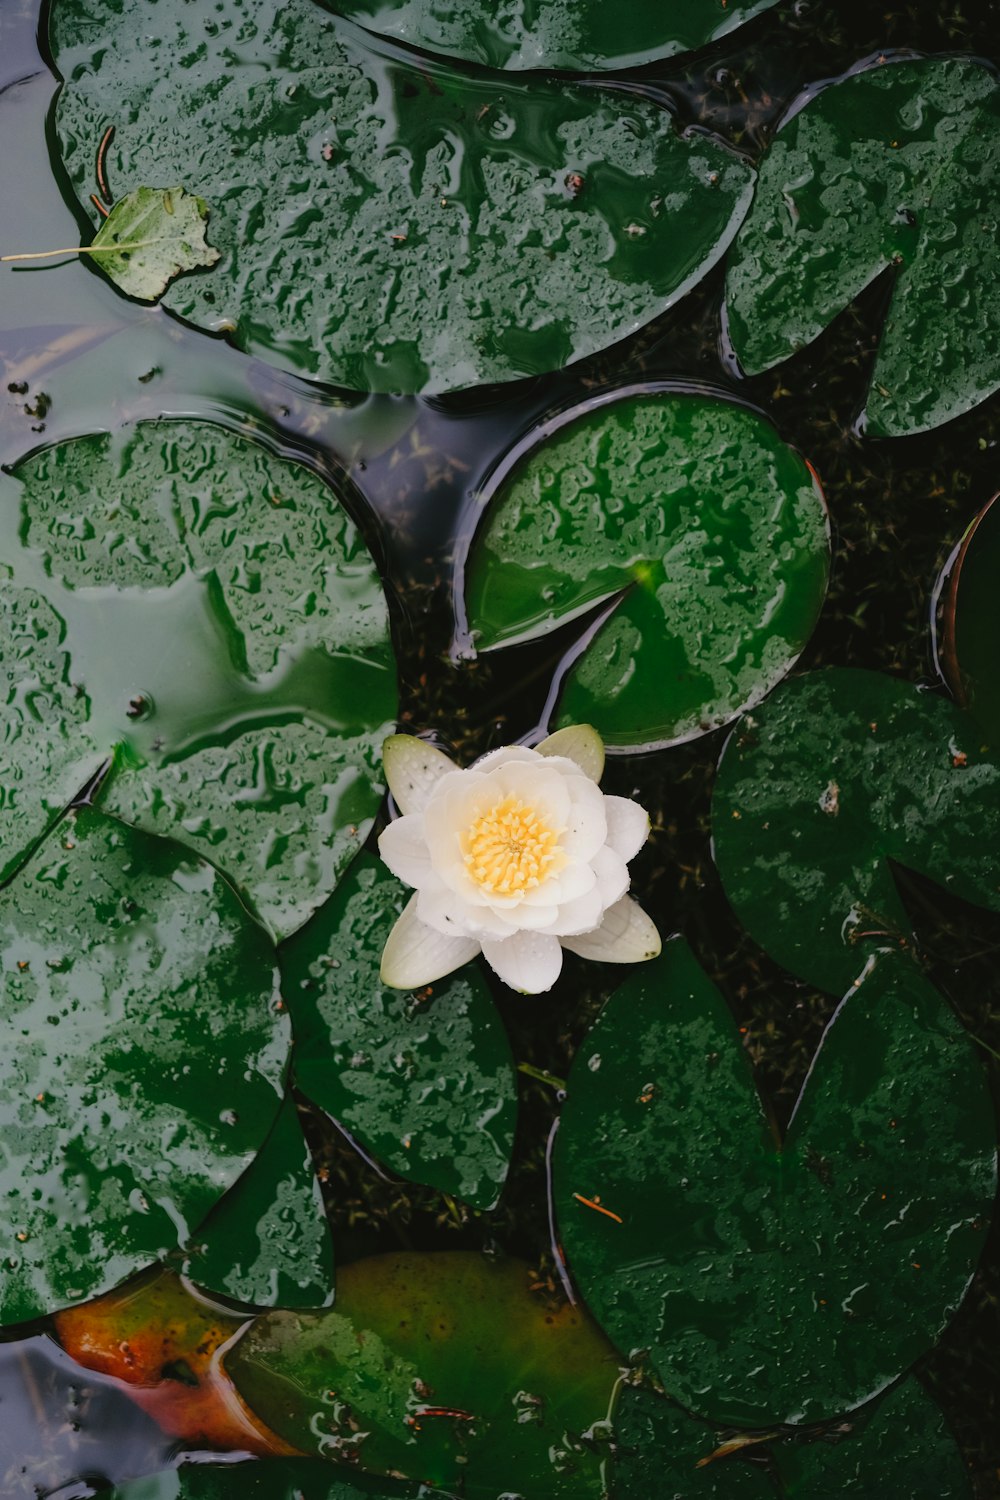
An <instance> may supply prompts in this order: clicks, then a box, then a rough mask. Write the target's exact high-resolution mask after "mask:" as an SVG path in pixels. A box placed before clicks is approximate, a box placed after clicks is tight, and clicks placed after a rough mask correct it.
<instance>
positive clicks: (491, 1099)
mask: <svg viewBox="0 0 1000 1500" xmlns="http://www.w3.org/2000/svg"><path fill="white" fill-rule="evenodd" d="M409 895H410V892H409V891H407V890H406V889H405V888H404V887H403V886H402V885H401V884H400V882H399V881H398V880H396V879H394V878H393V876H392V875H390V874H389V872H388V870H387V869H386V868H385V866H384V865H383V864H382V862H381V860H377V859H374V858H373V857H372V856H371V855H369V854H364V853H362V854H360V855H359V856H358V858H357V859H356V860H355V862H354V864H353V865H352V867H351V869H350V870H349V871H348V873H347V875H346V876H345V878H344V880H343V881H342V882H341V885H340V887H339V889H338V890H337V892H336V894H335V895H334V896H333V897H332V899H331V900H330V901H328V902H327V904H326V906H324V907H323V909H322V910H321V911H319V912H317V914H316V916H315V917H314V918H313V920H312V922H310V924H309V925H308V927H306V928H304V929H303V930H302V932H300V933H298V934H297V935H296V937H295V938H293V939H292V940H291V941H289V942H288V943H285V944H284V945H283V946H282V949H281V967H282V981H283V984H282V989H283V994H284V997H285V1000H286V1001H287V1003H288V1006H289V1008H290V1010H291V1014H292V1022H293V1025H294V1028H295V1042H296V1048H295V1081H296V1084H297V1086H298V1087H299V1088H301V1089H302V1091H303V1092H304V1093H305V1094H307V1095H308V1096H309V1098H310V1099H312V1100H313V1101H314V1103H316V1104H318V1105H319V1106H320V1108H321V1109H324V1110H325V1111H326V1112H327V1113H328V1114H330V1115H332V1116H333V1117H334V1118H335V1119H336V1120H338V1121H339V1122H340V1123H341V1124H342V1125H344V1126H345V1127H346V1129H347V1130H349V1131H350V1132H351V1134H352V1135H354V1136H356V1137H357V1139H358V1140H359V1141H360V1142H361V1144H362V1145H363V1146H365V1147H366V1148H367V1149H368V1150H369V1151H371V1152H373V1153H374V1155H375V1156H377V1157H378V1158H379V1159H380V1160H381V1161H383V1162H385V1164H386V1165H387V1166H388V1167H391V1169H392V1170H393V1171H394V1172H397V1173H398V1174H399V1175H400V1176H401V1177H405V1178H409V1179H410V1180H412V1181H416V1182H422V1183H426V1184H427V1185H429V1186H430V1187H435V1188H438V1189H439V1190H440V1191H441V1192H444V1193H454V1194H456V1195H457V1196H458V1197H459V1198H463V1199H465V1201H466V1202H468V1203H470V1204H472V1205H473V1206H474V1207H476V1208H491V1207H492V1206H493V1204H494V1203H495V1202H496V1200H497V1198H498V1197H499V1194H500V1189H501V1188H502V1186H503V1184H504V1180H505V1179H506V1176H507V1166H508V1162H509V1160H510V1153H511V1149H512V1147H513V1143H514V1126H515V1122H516V1117H517V1083H516V1077H515V1073H514V1063H513V1059H512V1057H511V1053H510V1046H509V1043H508V1041H507V1036H506V1033H505V1031H504V1029H503V1024H502V1022H501V1020H500V1017H499V1015H498V1014H497V1011H496V1007H495V1006H494V1004H493V997H492V995H491V994H490V991H489V988H488V986H487V984H486V981H485V980H484V978H483V976H482V974H481V973H480V971H479V969H478V967H477V966H475V965H473V964H469V965H467V966H466V967H465V968H464V969H461V970H459V972H458V973H457V974H453V975H451V976H449V977H448V978H447V979H443V980H440V981H438V982H437V983H436V984H434V985H429V986H427V987H426V989H424V990H422V991H420V992H419V993H418V994H408V993H406V992H403V991H400V990H392V989H388V988H387V987H386V986H385V985H384V984H382V982H381V980H380V979H379V963H380V961H381V958H382V949H383V948H384V946H385V940H386V938H387V937H388V936H389V933H390V931H391V930H392V927H393V924H394V922H395V921H396V918H397V917H398V916H399V914H400V913H401V911H402V909H403V907H404V906H405V905H406V901H407V898H408V897H409Z"/></svg>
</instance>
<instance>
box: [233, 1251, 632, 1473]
mask: <svg viewBox="0 0 1000 1500" xmlns="http://www.w3.org/2000/svg"><path fill="white" fill-rule="evenodd" d="M532 1279H533V1278H532V1276H531V1273H530V1271H529V1269H528V1267H527V1266H526V1265H524V1264H522V1263H520V1262H514V1261H507V1262H501V1263H500V1264H491V1263H490V1262H489V1261H487V1260H486V1259H485V1258H484V1257H483V1256H481V1255H478V1254H473V1253H469V1252H465V1251H439V1252H436V1253H412V1254H398V1255H380V1256H377V1257H374V1258H372V1259H369V1260H363V1261H356V1262H355V1263H354V1264H353V1265H349V1266H345V1267H343V1268H342V1269H341V1270H340V1271H339V1272H338V1277H337V1306H336V1308H334V1309H333V1310H332V1311H331V1312H327V1313H321V1314H314V1315H311V1316H310V1315H309V1314H304V1313H268V1314H266V1315H265V1316H263V1317H261V1318H258V1319H257V1321H256V1322H255V1323H254V1324H253V1326H252V1327H251V1328H250V1329H249V1330H248V1331H247V1333H246V1334H245V1335H244V1337H243V1338H242V1339H241V1340H240V1341H239V1342H238V1343H237V1344H236V1345H235V1347H234V1348H233V1349H232V1351H231V1352H230V1353H229V1354H228V1355H227V1356H226V1361H225V1364H226V1370H227V1371H228V1373H229V1375H230V1376H231V1377H232V1379H233V1381H234V1383H235V1385H236V1388H237V1390H238V1391H239V1393H240V1395H241V1396H242V1398H243V1400H244V1401H246V1403H247V1404H248V1406H249V1407H250V1409H251V1410H252V1411H253V1412H254V1413H255V1414H256V1416H257V1417H258V1418H259V1419H261V1420H263V1421H264V1422H266V1423H267V1424H268V1426H269V1427H270V1428H272V1429H273V1430H274V1431H275V1432H277V1433H278V1434H279V1435H280V1436H281V1437H283V1438H284V1439H285V1441H286V1442H290V1443H292V1444H293V1445H294V1446H295V1447H297V1448H300V1449H302V1450H303V1451H305V1452H309V1453H320V1454H322V1455H323V1456H325V1457H327V1458H342V1459H343V1458H347V1459H349V1460H352V1461H355V1462H356V1463H357V1464H358V1466H359V1467H361V1468H363V1469H366V1470H367V1471H369V1472H370V1473H376V1472H383V1473H385V1472H392V1473H395V1475H396V1477H398V1478H403V1477H411V1478H420V1479H423V1480H424V1481H425V1482H427V1483H428V1484H432V1485H435V1486H439V1487H443V1488H445V1489H447V1490H460V1492H461V1494H462V1495H463V1496H464V1497H466V1500H496V1497H497V1496H498V1495H500V1494H517V1495H522V1494H523V1495H544V1496H545V1500H591V1497H593V1500H598V1497H600V1496H601V1495H602V1494H603V1491H604V1482H603V1470H604V1467H605V1461H606V1459H607V1442H608V1439H609V1437H610V1427H609V1426H608V1425H607V1424H606V1419H607V1417H608V1415H609V1408H610V1405H611V1399H612V1392H613V1389H614V1386H615V1383H616V1381H617V1378H618V1367H617V1362H616V1358H615V1356H614V1353H613V1351H612V1349H611V1348H610V1346H609V1345H608V1343H607V1341H606V1340H605V1338H604V1336H603V1335H602V1334H601V1332H600V1330H599V1329H598V1328H596V1327H595V1326H594V1324H593V1323H592V1322H591V1321H590V1320H589V1319H588V1318H586V1317H585V1315H584V1314H583V1313H582V1312H581V1311H580V1310H579V1309H577V1308H573V1307H570V1306H568V1305H567V1304H566V1303H565V1302H563V1301H559V1302H553V1301H552V1300H551V1299H549V1298H547V1297H546V1295H545V1294H544V1293H541V1292H534V1293H533V1292H531V1291H530V1290H529V1286H530V1283H531V1281H532ZM584 1435H586V1438H585V1436H584ZM602 1438H603V1441H602Z"/></svg>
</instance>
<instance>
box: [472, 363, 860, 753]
mask: <svg viewBox="0 0 1000 1500" xmlns="http://www.w3.org/2000/svg"><path fill="white" fill-rule="evenodd" d="M479 504H480V506H481V507H482V508H483V510H484V511H485V514H484V515H483V517H482V520H481V521H480V524H479V528H478V530H477V531H476V533H475V536H474V537H473V540H472V543H471V547H470V550H469V555H468V559H467V561H465V563H464V579H463V580H462V581H463V585H464V598H465V610H466V617H467V633H468V640H469V641H471V643H473V644H474V645H475V648H476V649H477V650H480V651H485V650H492V649H494V648H496V647H502V646H504V645H508V644H514V643H518V642H522V641H532V640H537V639H540V638H542V637H543V636H545V634H546V633H547V632H548V631H549V630H550V629H552V627H553V626H556V625H560V624H563V623H565V622H568V621H572V620H573V619H574V618H577V617H581V618H582V617H583V616H584V615H587V616H588V617H589V616H591V615H592V614H593V612H594V611H595V610H596V609H597V608H599V606H600V605H602V604H607V605H609V606H613V608H612V612H611V615H610V619H608V620H607V622H606V623H605V624H603V625H602V626H601V628H600V629H599V630H598V632H597V634H596V636H595V638H594V639H593V640H592V641H591V642H590V644H588V645H587V647H586V648H585V650H584V651H583V654H582V656H580V657H579V658H578V660H577V661H576V662H575V663H574V665H573V666H572V667H571V668H570V671H569V674H568V676H567V678H566V680H565V684H564V686H563V689H562V695H561V698H560V701H559V708H558V713H557V715H556V722H557V723H558V724H560V725H566V724H572V723H581V724H593V725H594V726H595V728H596V729H597V730H598V732H599V733H600V735H601V737H602V738H603V739H604V741H605V743H606V744H607V745H608V746H609V747H610V748H612V749H627V748H631V747H639V748H647V747H651V746H655V745H666V744H673V743H677V742H679V741H681V740H686V739H691V738H693V737H695V736H697V735H698V734H702V733H704V732H706V731H707V730H709V729H714V728H716V727H717V726H718V725H719V724H724V723H725V722H726V721H727V720H729V719H731V718H733V717H734V716H735V715H736V714H737V713H739V712H740V710H741V709H742V708H743V707H745V706H746V705H747V704H750V703H755V702H757V701H758V699H760V698H762V697H763V696H764V694H765V693H767V692H768V691H769V690H770V689H771V688H772V687H773V686H774V685H775V684H776V683H777V682H778V681H779V680H780V679H781V677H783V676H784V674H785V673H786V672H787V671H788V670H789V668H790V667H791V665H792V664H793V662H794V661H795V659H796V657H797V656H798V654H799V652H800V651H801V650H802V648H803V646H804V645H805V643H806V641H807V640H808V638H809V635H810V633H811V631H812V628H813V626H814V624H815V622H816V619H817V616H818V614H819V611H820V608H821V606H822V603H823V598H824V595H825V592H826V583H827V573H828V567H829V547H830V543H829V529H828V522H827V515H826V508H825V504H824V501H823V496H822V493H821V491H820V488H819V484H818V482H817V480H816V478H815V476H814V475H813V473H812V472H811V470H810V469H809V467H808V465H807V464H806V463H805V461H804V460H803V459H802V458H801V457H800V456H799V455H798V454H797V453H796V452H795V451H794V450H793V449H792V448H790V447H788V446H787V444H785V443H784V442H783V441H782V439H781V438H780V437H779V436H778V434H777V432H776V431H775V430H774V428H773V427H772V426H771V424H770V423H769V422H768V421H767V419H766V418H765V417H764V416H762V415H761V414H760V413H759V412H757V411H754V410H752V409H751V408H749V407H746V406H743V405H741V404H739V403H737V402H734V401H730V400H724V399H721V398H720V397H718V396H715V395H712V394H709V393H706V392H702V391H698V392H695V391H690V390H689V391H680V390H678V389H676V388H673V387H656V386H651V387H641V388H640V387H628V388H626V389H624V390H620V391H612V392H608V393H607V394H605V395H604V396H602V397H600V398H598V399H597V400H592V401H589V402H587V403H585V404H584V405H583V406H581V407H576V408H573V409H572V410H570V411H567V412H563V413H561V414H559V415H558V416H556V417H554V418H552V419H551V420H550V421H549V422H547V423H546V424H545V425H544V426H543V427H542V428H541V429H540V430H539V431H538V432H536V433H533V434H532V435H531V436H530V437H529V438H528V439H527V440H526V442H525V443H524V444H522V445H520V446H518V447H517V448H516V449H514V450H513V452H511V453H510V454H508V455H507V456H506V457H505V458H504V459H503V460H502V461H501V463H500V464H499V465H498V467H497V469H496V470H495V471H494V473H493V475H492V476H491V478H490V479H489V480H488V481H487V484H486V487H485V490H484V492H483V493H482V494H481V495H480V496H479Z"/></svg>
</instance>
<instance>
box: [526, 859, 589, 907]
mask: <svg viewBox="0 0 1000 1500" xmlns="http://www.w3.org/2000/svg"><path fill="white" fill-rule="evenodd" d="M596 884H597V876H596V874H595V873H594V871H593V870H592V869H591V868H590V866H589V865H576V864H573V865H566V867H565V868H564V869H562V870H560V871H559V873H558V875H549V876H547V877H546V879H545V880H543V881H542V882H541V884H540V885H537V886H536V887H535V889H534V890H533V891H528V893H527V895H526V896H525V897H524V902H523V904H524V905H525V906H562V905H563V904H564V903H565V902H567V901H575V900H576V898H577V896H585V895H586V894H587V892H588V891H592V890H593V889H594V886H595V885H596Z"/></svg>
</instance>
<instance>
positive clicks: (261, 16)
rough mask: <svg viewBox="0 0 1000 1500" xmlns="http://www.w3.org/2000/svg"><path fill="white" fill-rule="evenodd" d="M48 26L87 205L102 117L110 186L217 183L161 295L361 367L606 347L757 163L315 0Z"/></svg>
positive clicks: (736, 207)
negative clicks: (430, 55) (187, 272)
mask: <svg viewBox="0 0 1000 1500" xmlns="http://www.w3.org/2000/svg"><path fill="white" fill-rule="evenodd" d="M50 41H51V46H52V53H53V57H54V59H55V63H56V66H57V68H58V70H59V72H60V73H61V75H62V77H63V78H64V79H65V80H66V82H65V83H64V86H63V89H62V92H61V94H60V97H59V102H58V108H57V118H56V129H57V132H58V135H59V140H60V143H61V146H62V150H63V153H64V157H65V161H66V165H67V167H68V170H69V173H70V176H71V178H72V180H73V184H74V187H75V189H76V192H77V195H78V197H79V198H80V201H81V203H82V204H83V205H85V206H86V207H87V208H88V210H89V195H90V193H91V192H92V191H93V188H94V182H93V171H94V156H95V152H96V151H97V148H98V144H99V142H100V140H101V139H102V136H103V134H104V130H105V127H106V125H107V124H108V122H109V119H110V118H111V117H112V116H113V119H114V123H115V137H114V140H113V142H112V144H111V146H110V147H109V149H108V152H107V173H108V178H109V182H110V185H111V189H112V191H119V192H121V191H127V190H128V189H130V188H132V187H134V186H136V185H138V184H139V183H145V182H172V181H178V182H184V183H185V185H186V186H187V188H188V189H189V190H190V191H191V192H193V193H196V194H199V195H200V196H202V197H204V198H205V199H207V201H208V202H209V203H211V205H212V240H213V243H214V244H215V245H217V246H218V248H219V249H220V250H221V251H222V259H221V261H220V262H219V264H218V265H217V266H216V267H215V268H214V269H213V270H212V271H210V272H209V273H207V274H204V275H197V276H187V277H183V278H181V279H180V280H179V281H177V282H175V283H174V284H173V286H171V287H170V288H169V290H168V291H167V293H166V295H165V297H164V299H163V303H164V305H165V306H167V307H169V308H171V309H172V310H173V311H174V312H176V313H179V314H180V315H181V316H182V317H184V318H187V319H189V320H190V321H191V322H192V323H194V324H196V325H197V326H198V327H201V328H207V329H214V330H218V329H223V330H225V331H227V332H228V333H230V334H231V336H232V338H233V340H234V341H235V342H236V343H237V344H238V345H239V347H240V348H242V349H245V350H247V351H248V352H251V353H255V354H261V355H263V356H264V357H265V358H267V359H270V360H272V361H275V362H277V363H278V364H280V365H283V366H286V367H291V368H294V369H295V370H297V371H298V372H300V373H302V374H304V375H306V376H309V377H311V378H313V379H316V380H323V381H328V382H334V383H336V384H338V385H342V386H349V387H351V388H352V389H355V390H378V391H419V390H425V391H440V390H449V389H454V388H459V387H465V386H469V385H474V384H476V383H478V382H480V381H499V380H512V379H515V378H516V377H518V376H523V375H536V374H538V373H540V372H543V371H547V370H553V369H557V368H559V367H561V366H562V365H565V364H567V363H569V362H570V361H571V360H575V359H580V358H581V357H582V356H584V355H586V354H590V353H592V352H593V351H595V350H597V349H602V348H605V347H606V346H607V345H609V344H612V343H614V342H615V341H616V340H618V339H620V338H622V337H624V336H625V335H626V334H628V333H631V332H633V331H634V330H635V329H636V328H638V327H640V326H641V325H642V324H644V323H646V322H648V321H649V320H650V319H651V318H653V317H655V316H656V315H657V314H658V313H660V312H662V311H663V310H664V309H665V308H666V307H668V306H670V305H671V304H672V303H673V302H674V301H676V300H677V299H678V298H679V297H680V296H681V295H683V293H684V292H685V291H687V290H688V289H689V288H690V287H691V286H693V285H694V284H695V283H696V282H697V281H698V280H699V279H700V278H701V277H702V276H703V275H704V274H705V272H706V271H707V270H708V269H709V268H710V267H711V266H712V265H713V264H714V263H715V262H716V261H717V260H718V259H719V257H720V256H721V255H722V254H723V252H724V251H725V249H726V247H727V245H728V244H729V241H730V239H731V238H732V235H733V234H734V232H735V230H736V226H737V225H738V223H739V221H740V219H741V218H742V216H743V214H744V213H745V211H746V208H747V205H748V203H749V199H750V193H751V183H752V178H753V172H752V169H751V168H750V167H749V166H748V165H747V164H746V163H745V162H744V161H743V160H741V159H740V158H738V157H737V156H735V155H734V153H733V152H732V151H731V150H729V149H728V148H727V147H726V146H725V145H723V144H722V143H721V142H719V141H716V140H714V139H712V138H711V137H709V136H708V135H706V134H704V133H698V134H690V135H681V134H680V133H679V132H678V130H677V129H676V127H675V124H674V121H673V119H672V117H671V115H670V114H669V113H668V112H667V111H666V110H665V109H663V108H661V107H660V106H658V105H656V104H655V103H653V102H652V101H649V100H645V99H641V98H639V97H636V96H635V95H625V94H623V93H621V92H616V91H611V90H608V91H602V90H599V89H596V88H591V87H588V88H581V87H578V86H574V85H571V84H568V83H561V82H558V81H555V80H551V79H545V78H541V77H539V78H534V79H532V80H530V81H528V82H515V81H511V80H510V79H508V78H499V77H496V76H492V77H491V76H488V75H487V76H466V75H465V74H462V73H459V72H457V71H455V70H453V69H450V68H449V67H447V65H445V64H436V63H431V62H427V61H425V60H423V59H421V60H420V61H419V62H417V61H415V60H414V59H413V57H412V55H411V54H406V53H405V52H403V51H402V50H398V49H393V48H392V47H391V46H390V44H388V43H387V42H384V41H381V40H375V39H372V38H366V37H365V34H364V33H363V32H360V31H358V29H357V28H356V27H354V26H352V25H351V24H350V23H349V22H345V21H343V20H339V19H337V18H335V17H333V16H332V15H331V14H330V13H329V12H328V11H326V10H325V9H323V8H322V7H321V6H319V5H317V4H315V3H314V0H244V3H243V4H242V5H241V7H240V12H239V16H238V17H237V16H236V15H233V16H229V15H226V14H222V13H220V12H219V11H218V9H217V6H216V0H159V3H158V4H157V5H156V6H155V7H151V6H150V5H149V4H148V3H147V0H123V3H118V0H115V3H112V0H55V3H54V4H53V5H52V6H51V9H50ZM179 58H183V66H179V65H178V59H179Z"/></svg>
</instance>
